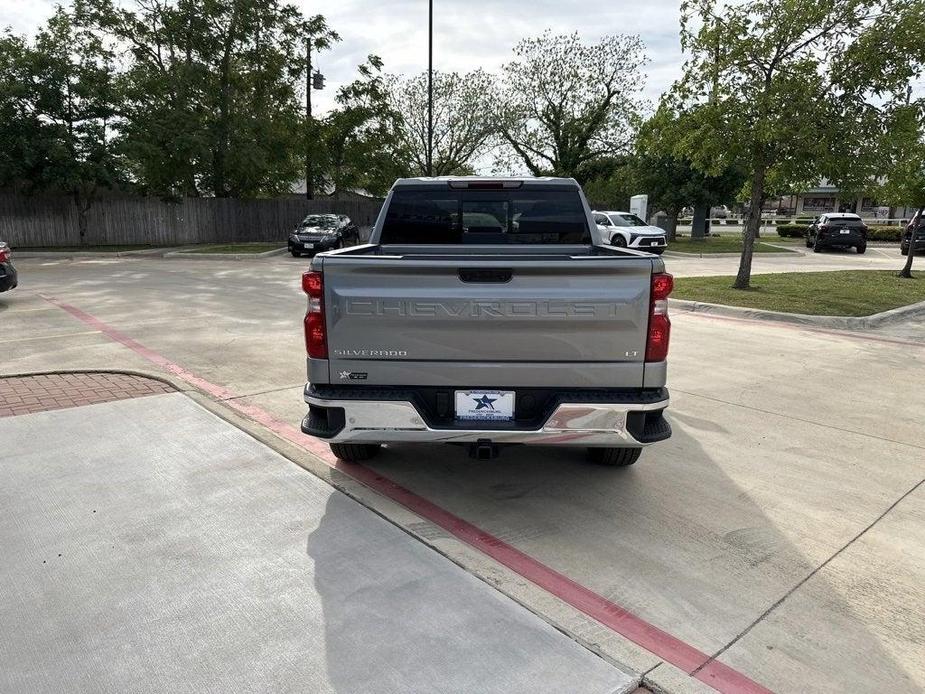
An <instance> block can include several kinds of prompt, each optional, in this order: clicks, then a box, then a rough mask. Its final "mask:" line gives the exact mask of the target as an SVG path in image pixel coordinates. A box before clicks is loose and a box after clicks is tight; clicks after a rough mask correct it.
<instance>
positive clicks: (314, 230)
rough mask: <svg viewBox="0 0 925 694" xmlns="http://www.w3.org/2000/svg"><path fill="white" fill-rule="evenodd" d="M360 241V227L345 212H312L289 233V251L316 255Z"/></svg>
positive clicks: (298, 254)
mask: <svg viewBox="0 0 925 694" xmlns="http://www.w3.org/2000/svg"><path fill="white" fill-rule="evenodd" d="M358 243H360V229H359V227H357V225H356V224H354V223H353V221H352V220H351V219H350V217H348V216H347V215H345V214H310V215H308V216H307V217H306V218H305V219H303V220H302V221H301V222H300V223H299V226H298V227H296V229H295V231H293V232H292V233H291V234H289V252H290V253H292V255H294V256H295V257H299V256H301V255H302V254H303V253H305V254H308V255H314V254H315V253H321V252H322V251H330V250H334V249H335V248H345V247H346V246H353V245H356V244H358Z"/></svg>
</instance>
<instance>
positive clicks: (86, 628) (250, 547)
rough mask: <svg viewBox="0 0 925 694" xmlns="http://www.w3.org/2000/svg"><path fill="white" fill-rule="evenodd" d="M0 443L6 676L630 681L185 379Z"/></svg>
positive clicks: (47, 421)
mask: <svg viewBox="0 0 925 694" xmlns="http://www.w3.org/2000/svg"><path fill="white" fill-rule="evenodd" d="M0 440H2V441H3V442H4V465H3V466H2V468H0V489H2V496H0V498H2V502H3V503H2V505H0V507H2V509H3V510H2V512H0V541H2V545H3V548H4V557H3V562H2V563H0V623H2V624H3V625H4V633H5V634H6V638H5V639H4V641H5V643H4V646H3V648H2V649H0V691H5V692H62V691H67V692H168V691H169V692H182V691H188V692H244V691H255V692H256V691H263V692H270V691H272V692H350V693H353V692H375V693H377V694H378V693H380V692H381V693H387V692H394V693H395V694H399V693H404V692H473V691H479V692H505V693H508V692H524V693H525V694H526V693H531V694H532V693H533V692H537V691H556V692H599V693H600V694H613V693H614V692H626V691H629V690H630V689H634V688H635V684H634V679H633V678H632V677H631V676H630V675H628V674H626V673H624V672H622V671H620V670H619V669H617V668H615V667H614V666H612V665H610V664H608V663H606V662H605V661H604V660H603V659H601V658H600V657H598V656H596V655H594V654H592V653H591V652H590V651H588V650H586V649H584V648H582V647H581V646H579V645H578V644H577V643H575V642H574V641H572V640H571V639H569V638H568V637H566V636H564V635H563V634H561V633H559V632H558V631H556V630H555V629H554V628H553V627H552V626H550V625H549V624H548V623H546V622H545V621H543V620H542V619H540V618H539V617H537V616H536V615H534V614H532V613H530V612H528V611H527V610H525V609H524V608H523V607H521V606H520V605H518V604H516V603H515V602H514V601H512V600H511V599H509V598H507V597H505V596H503V595H501V594H500V593H499V592H498V591H496V590H494V589H493V588H491V587H490V586H488V585H486V584H485V583H483V582H482V581H480V580H478V579H477V578H475V577H474V576H472V575H471V574H469V573H467V572H466V571H464V570H463V569H461V568H459V567H458V566H456V565H455V564H453V563H452V562H450V561H448V560H447V559H445V558H444V557H442V556H440V555H438V554H437V553H435V552H433V551H431V550H430V549H428V548H427V547H425V546H424V545H422V544H421V543H419V542H418V541H416V540H414V539H413V538H412V537H410V536H409V535H407V534H406V533H404V532H402V531H401V530H400V529H399V528H397V527H395V526H394V525H392V524H391V523H388V522H387V521H385V520H383V519H382V518H380V517H379V516H377V515H376V514H374V513H372V512H371V511H368V510H367V509H365V508H363V507H362V506H361V505H359V504H358V503H357V502H355V501H353V500H351V499H349V498H348V497H346V496H345V495H344V494H342V493H340V492H338V491H336V490H334V489H333V488H332V487H330V486H328V485H327V484H325V483H324V482H322V481H321V480H320V479H318V478H317V477H315V476H313V475H311V474H309V473H308V472H306V471H304V470H302V469H300V468H298V467H296V466H295V465H293V464H292V463H291V462H289V461H288V460H286V459H284V458H282V457H281V456H280V455H278V454H276V453H275V452H273V451H272V450H270V449H269V448H267V447H266V446H264V445H263V444H261V443H258V442H257V441H255V440H254V439H252V438H251V437H249V436H247V435H246V434H245V433H243V432H241V431H240V430H238V429H236V428H235V427H233V426H231V425H230V424H228V423H226V422H224V421H223V420H221V419H219V418H218V417H216V416H215V415H213V414H211V413H209V412H207V411H206V410H204V409H202V408H201V407H200V406H199V405H197V404H195V403H194V402H193V401H192V400H190V399H189V398H188V397H187V396H186V395H184V394H181V393H171V394H166V395H154V396H148V397H143V398H136V399H133V400H124V401H120V402H110V403H106V404H96V405H87V406H84V407H78V408H71V409H65V410H57V411H53V412H43V413H38V414H27V415H21V416H17V417H7V418H4V419H0ZM36 441H41V442H42V445H41V446H37V445H36V444H35V442H36ZM14 634H15V637H14Z"/></svg>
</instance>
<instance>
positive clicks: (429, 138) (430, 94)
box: [427, 0, 434, 176]
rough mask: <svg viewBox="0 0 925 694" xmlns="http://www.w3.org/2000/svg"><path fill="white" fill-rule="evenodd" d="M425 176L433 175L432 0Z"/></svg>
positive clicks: (430, 3)
mask: <svg viewBox="0 0 925 694" xmlns="http://www.w3.org/2000/svg"><path fill="white" fill-rule="evenodd" d="M427 175H428V176H433V175H434V0H428V2H427Z"/></svg>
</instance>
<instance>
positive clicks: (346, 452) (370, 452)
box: [328, 443, 381, 463]
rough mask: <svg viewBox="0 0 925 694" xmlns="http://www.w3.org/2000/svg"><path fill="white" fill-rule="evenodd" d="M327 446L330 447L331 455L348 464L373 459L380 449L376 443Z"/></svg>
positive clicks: (332, 444)
mask: <svg viewBox="0 0 925 694" xmlns="http://www.w3.org/2000/svg"><path fill="white" fill-rule="evenodd" d="M328 445H329V446H330V447H331V453H333V454H334V455H335V456H336V457H337V458H339V459H340V460H343V461H346V462H348V463H359V462H361V461H363V460H369V459H370V458H373V457H375V456H376V455H377V454H378V453H379V449H380V448H381V446H380V445H379V444H378V443H331V444H328Z"/></svg>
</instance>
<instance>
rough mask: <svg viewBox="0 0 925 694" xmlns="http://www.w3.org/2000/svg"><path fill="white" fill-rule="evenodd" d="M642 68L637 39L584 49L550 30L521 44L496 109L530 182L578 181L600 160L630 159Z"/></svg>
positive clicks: (575, 39)
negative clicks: (587, 167)
mask: <svg viewBox="0 0 925 694" xmlns="http://www.w3.org/2000/svg"><path fill="white" fill-rule="evenodd" d="M645 63H646V58H645V53H644V46H643V44H642V41H640V39H639V37H638V36H627V35H616V36H605V37H603V38H602V39H601V40H600V41H599V42H598V43H596V44H594V45H589V44H586V43H583V42H582V40H581V38H580V37H579V35H578V34H577V33H575V34H569V35H554V34H552V33H551V32H548V31H547V32H546V33H544V34H543V35H542V36H538V37H535V38H528V39H524V40H523V41H521V42H520V43H518V44H517V45H516V46H515V47H514V59H513V60H512V61H511V62H510V63H507V64H506V65H505V66H504V68H503V71H502V76H501V88H500V95H499V99H498V103H497V106H495V107H494V108H493V110H494V112H495V113H496V117H497V119H498V121H499V126H498V127H499V131H500V134H501V137H502V138H503V141H504V142H505V143H506V145H507V146H508V147H509V148H510V150H512V152H513V154H514V155H515V156H514V159H515V160H519V161H520V162H521V163H522V165H523V166H525V167H526V168H527V169H528V170H529V171H530V173H532V174H533V175H535V176H541V175H549V174H553V175H558V176H576V175H579V173H580V171H581V169H582V167H583V166H585V165H586V164H587V163H588V162H590V161H592V160H594V159H596V158H598V157H606V156H616V155H620V154H627V153H628V152H629V151H630V149H631V145H632V142H633V137H634V134H635V130H636V127H637V126H638V124H639V120H640V119H639V113H640V110H641V105H640V99H639V93H640V91H641V89H642V86H643V83H644V80H643V75H642V71H641V69H642V67H643V66H644V65H645Z"/></svg>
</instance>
